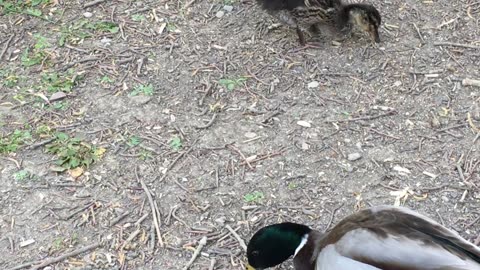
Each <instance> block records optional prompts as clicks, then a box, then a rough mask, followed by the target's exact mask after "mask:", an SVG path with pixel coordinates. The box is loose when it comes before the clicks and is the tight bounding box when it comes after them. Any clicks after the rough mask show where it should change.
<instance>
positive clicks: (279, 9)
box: [257, 0, 382, 45]
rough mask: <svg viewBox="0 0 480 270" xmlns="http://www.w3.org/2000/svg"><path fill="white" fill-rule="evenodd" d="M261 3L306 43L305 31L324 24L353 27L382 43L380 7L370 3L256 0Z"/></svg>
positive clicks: (322, 0) (342, 29) (314, 30)
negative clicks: (379, 29)
mask: <svg viewBox="0 0 480 270" xmlns="http://www.w3.org/2000/svg"><path fill="white" fill-rule="evenodd" d="M257 2H258V3H259V5H261V7H262V8H263V9H264V10H266V11H267V12H268V13H270V14H271V15H272V16H274V17H276V18H277V19H278V20H279V21H280V22H282V23H283V24H286V25H288V26H290V27H293V28H295V29H296V31H297V35H298V39H299V41H300V44H301V45H305V44H306V42H305V36H304V34H303V31H310V32H313V33H318V32H319V31H320V29H321V28H324V27H325V26H326V27H328V28H331V29H333V30H338V31H341V32H345V31H346V30H350V29H353V28H357V29H360V30H361V31H365V32H367V33H369V35H370V36H371V38H372V39H373V40H374V41H375V42H380V37H379V35H378V27H379V26H380V23H381V21H382V18H381V16H380V13H379V12H378V10H377V9H376V8H375V7H374V6H372V5H369V4H359V3H356V4H343V3H342V2H341V0H257Z"/></svg>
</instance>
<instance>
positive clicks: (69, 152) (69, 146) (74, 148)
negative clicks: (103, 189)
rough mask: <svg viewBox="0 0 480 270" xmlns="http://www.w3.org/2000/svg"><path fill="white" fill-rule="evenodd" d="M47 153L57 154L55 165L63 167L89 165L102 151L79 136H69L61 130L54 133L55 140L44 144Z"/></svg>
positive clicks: (72, 167)
mask: <svg viewBox="0 0 480 270" xmlns="http://www.w3.org/2000/svg"><path fill="white" fill-rule="evenodd" d="M46 150H47V153H50V154H54V155H56V156H57V158H58V159H57V161H56V165H57V166H61V167H63V168H64V169H74V168H77V167H87V168H88V167H89V166H90V165H91V164H92V163H94V162H95V161H96V160H98V159H99V158H100V156H101V155H102V154H103V152H104V151H101V150H102V149H100V148H98V149H97V148H96V147H94V146H91V145H90V144H88V143H86V142H83V141H82V140H80V139H79V138H70V137H69V136H68V135H67V134H65V133H63V132H57V133H56V134H55V141H54V142H52V143H51V144H48V145H47V146H46Z"/></svg>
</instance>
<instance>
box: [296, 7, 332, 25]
mask: <svg viewBox="0 0 480 270" xmlns="http://www.w3.org/2000/svg"><path fill="white" fill-rule="evenodd" d="M290 14H291V15H292V16H293V17H294V18H295V19H296V21H297V22H298V24H300V25H313V24H318V23H319V24H333V23H334V11H333V10H328V9H324V8H322V7H317V6H312V7H297V8H295V9H293V10H292V11H291V12H290Z"/></svg>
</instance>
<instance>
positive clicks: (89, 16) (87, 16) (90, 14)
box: [83, 11, 93, 18]
mask: <svg viewBox="0 0 480 270" xmlns="http://www.w3.org/2000/svg"><path fill="white" fill-rule="evenodd" d="M92 16H93V13H91V12H88V11H87V12H85V13H83V17H85V18H91V17H92Z"/></svg>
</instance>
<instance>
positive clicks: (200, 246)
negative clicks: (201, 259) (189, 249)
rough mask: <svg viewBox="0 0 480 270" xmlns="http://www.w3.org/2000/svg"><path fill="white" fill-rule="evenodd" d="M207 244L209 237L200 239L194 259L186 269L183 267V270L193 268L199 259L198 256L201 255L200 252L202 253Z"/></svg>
mask: <svg viewBox="0 0 480 270" xmlns="http://www.w3.org/2000/svg"><path fill="white" fill-rule="evenodd" d="M206 244H207V237H206V236H204V237H202V239H200V241H199V242H198V246H197V249H195V252H193V255H192V258H191V259H190V261H189V262H188V263H187V265H185V267H183V270H187V269H188V268H190V266H192V264H193V262H194V261H195V260H196V259H197V257H198V255H200V252H201V251H202V249H203V247H204V246H205V245H206Z"/></svg>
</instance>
